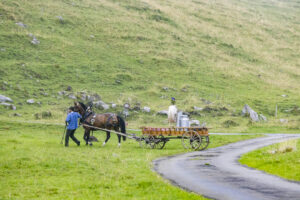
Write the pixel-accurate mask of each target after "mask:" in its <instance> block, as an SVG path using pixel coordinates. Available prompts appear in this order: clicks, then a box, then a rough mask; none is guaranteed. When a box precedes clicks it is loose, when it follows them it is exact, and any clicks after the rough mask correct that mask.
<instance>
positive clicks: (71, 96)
mask: <svg viewBox="0 0 300 200" xmlns="http://www.w3.org/2000/svg"><path fill="white" fill-rule="evenodd" d="M68 97H69V98H70V99H77V98H76V97H75V95H74V94H69V95H68Z"/></svg>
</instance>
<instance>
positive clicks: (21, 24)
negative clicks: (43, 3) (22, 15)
mask: <svg viewBox="0 0 300 200" xmlns="http://www.w3.org/2000/svg"><path fill="white" fill-rule="evenodd" d="M16 24H17V25H18V26H20V27H22V28H26V27H27V25H26V24H23V23H22V22H17V23H16Z"/></svg>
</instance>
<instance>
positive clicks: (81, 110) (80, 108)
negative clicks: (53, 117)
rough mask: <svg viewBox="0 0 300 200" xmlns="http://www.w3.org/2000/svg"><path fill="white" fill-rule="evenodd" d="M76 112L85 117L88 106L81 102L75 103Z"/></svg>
mask: <svg viewBox="0 0 300 200" xmlns="http://www.w3.org/2000/svg"><path fill="white" fill-rule="evenodd" d="M74 111H75V112H79V113H80V114H81V115H84V113H85V111H86V106H85V105H84V104H83V103H81V102H74Z"/></svg>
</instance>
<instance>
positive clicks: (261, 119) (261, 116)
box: [258, 114, 268, 122]
mask: <svg viewBox="0 0 300 200" xmlns="http://www.w3.org/2000/svg"><path fill="white" fill-rule="evenodd" d="M258 118H259V120H260V121H265V122H266V121H268V120H267V117H266V116H264V115H263V114H260V115H258Z"/></svg>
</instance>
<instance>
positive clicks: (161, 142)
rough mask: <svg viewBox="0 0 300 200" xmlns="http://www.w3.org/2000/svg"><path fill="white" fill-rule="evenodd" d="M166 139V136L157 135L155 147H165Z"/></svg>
mask: <svg viewBox="0 0 300 200" xmlns="http://www.w3.org/2000/svg"><path fill="white" fill-rule="evenodd" d="M165 144H166V140H164V136H162V135H161V136H158V137H155V142H154V148H156V149H163V148H164V147H165Z"/></svg>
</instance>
